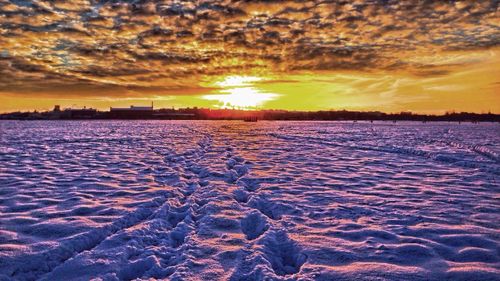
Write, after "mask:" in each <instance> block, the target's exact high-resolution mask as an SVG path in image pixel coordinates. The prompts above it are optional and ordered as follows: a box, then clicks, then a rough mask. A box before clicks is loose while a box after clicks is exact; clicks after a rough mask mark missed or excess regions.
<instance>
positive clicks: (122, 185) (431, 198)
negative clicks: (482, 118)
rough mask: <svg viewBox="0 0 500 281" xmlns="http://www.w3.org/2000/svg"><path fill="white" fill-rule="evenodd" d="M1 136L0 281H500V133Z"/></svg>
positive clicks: (87, 126)
mask: <svg viewBox="0 0 500 281" xmlns="http://www.w3.org/2000/svg"><path fill="white" fill-rule="evenodd" d="M0 129H1V137H0V280H35V279H36V280H90V279H92V278H97V280H132V279H142V280H146V279H147V280H150V279H171V280H231V281H232V280H500V257H499V254H500V246H499V245H500V244H499V241H500V232H499V225H500V223H499V222H500V198H499V197H500V184H499V175H500V157H499V153H500V126H499V125H498V124H461V125H458V124H456V123H439V124H419V123H396V124H392V123H373V124H370V123H363V122H359V123H352V122H345V123H340V122H329V123H328V122H296V123H295V122H286V123H285V122H258V123H244V122H211V121H207V122H201V121H200V122H189V121H179V122H170V121H151V122H145V121H135V122H134V121H124V122H120V121H116V122H100V121H90V122H76V121H71V122H60V121H59V122H47V121H40V122H38V121H34V122H17V121H2V122H0Z"/></svg>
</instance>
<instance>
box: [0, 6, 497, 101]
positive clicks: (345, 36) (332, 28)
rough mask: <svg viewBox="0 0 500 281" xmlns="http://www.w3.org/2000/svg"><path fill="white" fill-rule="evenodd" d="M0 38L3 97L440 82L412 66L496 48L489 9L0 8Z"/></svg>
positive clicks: (494, 26) (438, 71) (491, 9)
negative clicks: (318, 78)
mask: <svg viewBox="0 0 500 281" xmlns="http://www.w3.org/2000/svg"><path fill="white" fill-rule="evenodd" d="M0 34H1V36H2V40H0V50H5V51H6V52H8V54H9V55H8V56H2V61H3V62H2V64H1V65H2V68H3V69H2V70H1V71H2V73H3V74H4V75H3V78H0V81H1V82H0V90H5V89H8V90H9V91H13V92H15V91H16V87H19V89H21V88H23V87H26V86H20V85H21V84H23V83H21V82H26V81H29V83H30V84H31V85H32V86H31V87H35V88H37V89H46V90H47V91H49V90H51V88H52V87H53V88H57V87H65V85H74V87H75V88H77V89H83V88H85V87H84V86H81V85H84V84H85V83H88V84H89V85H90V87H91V88H92V89H94V87H99V86H102V87H103V88H108V87H109V88H113V87H115V88H116V89H117V90H123V89H133V90H137V89H144V88H151V89H158V90H161V89H164V88H165V87H167V86H166V85H171V84H173V85H176V86H178V85H180V84H182V83H185V84H187V83H192V82H193V81H196V79H194V78H193V80H189V79H186V80H185V81H184V82H182V81H178V79H175V77H176V76H177V77H183V76H185V77H187V76H190V75H191V76H192V75H200V76H201V75H219V74H224V72H230V71H232V72H235V73H238V72H241V71H256V70H263V69H264V70H267V71H271V72H278V73H279V72H288V71H300V70H337V69H362V70H377V69H382V70H393V71H401V70H409V71H410V72H412V73H415V74H417V75H442V74H443V73H446V71H448V70H444V69H434V68H435V67H433V66H429V67H426V66H425V65H424V66H422V64H425V63H422V62H414V61H412V60H411V59H409V58H411V57H412V56H414V54H417V53H426V52H427V53H436V52H443V51H467V50H474V49H487V48H492V47H497V46H499V43H500V42H499V38H500V27H499V18H498V1H496V0H490V1H485V0H483V1H428V0H423V1H410V0H407V1H399V0H352V1H324V0H313V1H238V0H192V1H148V0H141V1H139V0H137V1H134V0H130V1H119V0H115V1H87V0H75V1H73V0H71V1H70V0H57V1H28V0H25V1H17V0H12V1H6V0H0ZM412 52H413V53H412ZM55 73H56V74H57V75H60V76H61V77H63V78H61V77H57V79H56V78H54V79H49V82H47V80H44V79H46V77H45V76H44V75H47V76H54V75H55ZM145 75H146V76H145ZM6 77H8V78H6ZM125 78H126V79H125ZM58 81H59V82H58ZM167 88H168V87H167Z"/></svg>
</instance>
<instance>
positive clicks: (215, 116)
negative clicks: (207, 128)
mask: <svg viewBox="0 0 500 281" xmlns="http://www.w3.org/2000/svg"><path fill="white" fill-rule="evenodd" d="M0 119H14V120H81V119H155V120H245V121H256V120H325V121H326V120H365V121H375V120H388V121H403V120H406V121H421V122H430V121H456V122H460V121H463V122H467V121H468V122H500V114H492V113H484V114H478V113H468V112H459V113H458V112H448V113H446V114H443V115H426V114H414V113H411V112H401V113H383V112H378V111H370V112H366V111H347V110H340V111H335V110H330V111H287V110H238V109H207V108H180V109H155V110H120V111H98V110H95V109H91V108H84V109H65V110H53V111H45V112H37V111H34V112H12V113H4V114H0Z"/></svg>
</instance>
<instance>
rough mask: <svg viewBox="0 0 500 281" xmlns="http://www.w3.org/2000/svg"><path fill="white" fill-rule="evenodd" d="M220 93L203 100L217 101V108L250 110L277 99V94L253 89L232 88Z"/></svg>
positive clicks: (205, 97)
mask: <svg viewBox="0 0 500 281" xmlns="http://www.w3.org/2000/svg"><path fill="white" fill-rule="evenodd" d="M234 83H236V82H235V81H234ZM220 92H221V94H214V95H205V96H203V98H204V99H206V100H215V101H218V102H219V103H220V104H219V105H217V107H219V108H237V109H252V108H257V107H259V106H262V105H263V104H264V103H265V102H267V101H271V100H274V99H276V98H277V97H279V95H278V94H274V93H266V92H262V91H260V90H259V89H256V88H254V87H234V88H229V89H225V90H221V91H220Z"/></svg>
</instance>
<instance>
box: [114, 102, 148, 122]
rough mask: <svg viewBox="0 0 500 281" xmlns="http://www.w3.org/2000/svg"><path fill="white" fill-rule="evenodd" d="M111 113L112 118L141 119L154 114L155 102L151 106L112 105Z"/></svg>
mask: <svg viewBox="0 0 500 281" xmlns="http://www.w3.org/2000/svg"><path fill="white" fill-rule="evenodd" d="M109 115H110V117H111V118H117V119H139V118H144V117H146V118H148V117H152V116H153V103H151V106H134V105H131V106H130V107H110V109H109Z"/></svg>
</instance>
